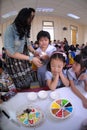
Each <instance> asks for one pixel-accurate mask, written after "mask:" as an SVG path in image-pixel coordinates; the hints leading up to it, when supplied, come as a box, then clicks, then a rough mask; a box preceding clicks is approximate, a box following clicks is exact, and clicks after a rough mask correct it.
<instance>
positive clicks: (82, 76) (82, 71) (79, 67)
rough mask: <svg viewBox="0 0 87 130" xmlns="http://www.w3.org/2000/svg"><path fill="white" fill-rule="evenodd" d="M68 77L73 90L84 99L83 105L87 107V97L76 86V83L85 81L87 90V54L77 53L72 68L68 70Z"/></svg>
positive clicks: (86, 89)
mask: <svg viewBox="0 0 87 130" xmlns="http://www.w3.org/2000/svg"><path fill="white" fill-rule="evenodd" d="M68 78H69V80H70V86H71V89H72V91H73V92H74V93H75V94H76V95H77V96H78V97H79V98H80V99H81V100H82V103H83V106H84V107H85V108H87V98H86V97H84V96H83V94H82V93H81V92H80V91H79V89H78V88H77V87H76V85H82V83H84V87H85V91H87V55H86V56H83V55H82V54H79V55H76V57H75V58H74V64H73V66H72V68H70V69H69V70H68Z"/></svg>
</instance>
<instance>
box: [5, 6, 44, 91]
mask: <svg viewBox="0 0 87 130" xmlns="http://www.w3.org/2000/svg"><path fill="white" fill-rule="evenodd" d="M34 15H35V10H34V9H33V8H23V9H22V10H21V11H20V12H19V13H18V15H17V17H16V18H15V20H14V22H13V23H12V24H11V25H9V26H8V27H7V29H6V32H5V35H4V46H5V49H6V54H7V57H6V64H7V70H8V73H9V75H10V76H11V78H12V79H13V82H14V84H15V86H16V88H17V89H22V88H28V87H29V86H30V82H31V80H32V79H31V73H30V64H29V61H30V62H31V61H32V62H33V63H34V64H35V65H36V66H37V67H40V66H41V65H42V64H41V61H40V60H39V59H38V58H36V57H32V56H29V55H28V50H30V51H31V52H32V53H35V50H34V49H33V48H32V46H31V44H30V42H29V36H30V28H31V22H32V20H33V18H34Z"/></svg>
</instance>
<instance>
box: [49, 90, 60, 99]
mask: <svg viewBox="0 0 87 130" xmlns="http://www.w3.org/2000/svg"><path fill="white" fill-rule="evenodd" d="M50 97H51V99H53V100H55V99H58V98H59V97H60V95H59V93H58V92H57V91H53V92H51V93H50Z"/></svg>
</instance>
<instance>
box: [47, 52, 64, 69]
mask: <svg viewBox="0 0 87 130" xmlns="http://www.w3.org/2000/svg"><path fill="white" fill-rule="evenodd" d="M63 54H64V53H62V52H61V53H60V52H59V53H58V52H56V53H55V52H53V55H52V56H51V57H50V59H49V62H48V64H47V70H48V71H51V66H50V63H51V60H52V59H60V60H61V61H63V62H64V63H65V62H66V58H65V57H64V56H63Z"/></svg>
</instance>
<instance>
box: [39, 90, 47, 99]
mask: <svg viewBox="0 0 87 130" xmlns="http://www.w3.org/2000/svg"><path fill="white" fill-rule="evenodd" d="M38 96H39V98H41V99H45V98H47V96H48V94H47V92H46V91H44V90H41V91H40V92H38Z"/></svg>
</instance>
